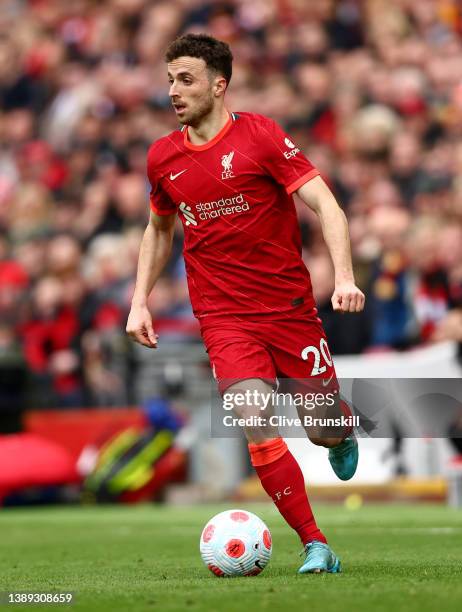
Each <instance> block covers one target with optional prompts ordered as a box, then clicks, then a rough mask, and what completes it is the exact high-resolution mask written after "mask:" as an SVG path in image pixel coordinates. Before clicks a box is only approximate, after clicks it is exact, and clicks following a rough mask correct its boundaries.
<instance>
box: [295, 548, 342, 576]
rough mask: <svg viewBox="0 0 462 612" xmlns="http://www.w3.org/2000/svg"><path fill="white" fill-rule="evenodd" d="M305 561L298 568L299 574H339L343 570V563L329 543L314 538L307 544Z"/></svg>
mask: <svg viewBox="0 0 462 612" xmlns="http://www.w3.org/2000/svg"><path fill="white" fill-rule="evenodd" d="M305 554H306V557H305V563H304V564H303V565H302V567H301V568H300V569H299V570H298V573H299V574H320V573H322V572H327V573H328V574H338V573H339V572H341V571H342V564H341V563H340V559H339V558H338V557H337V555H336V554H335V553H334V552H333V551H332V550H331V549H330V547H329V546H328V545H327V544H324V543H323V542H318V540H313V541H312V542H308V544H307V545H306V546H305Z"/></svg>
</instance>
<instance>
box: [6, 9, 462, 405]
mask: <svg viewBox="0 0 462 612" xmlns="http://www.w3.org/2000/svg"><path fill="white" fill-rule="evenodd" d="M186 31H194V32H203V31H205V32H207V33H210V34H212V35H213V36H216V37H217V38H220V39H224V40H226V41H228V42H229V43H230V44H231V46H232V51H233V54H234V57H235V62H234V74H233V79H232V82H231V87H230V90H229V92H228V93H227V98H228V107H229V108H230V109H231V110H236V111H239V110H245V111H253V112H258V113H262V114H265V115H269V116H271V117H273V118H274V119H276V120H277V121H278V122H279V123H280V124H281V125H282V126H283V127H284V128H285V129H286V130H287V131H288V132H289V134H290V135H291V137H292V138H293V139H294V140H295V141H296V143H297V146H299V147H300V148H302V149H303V150H304V151H305V152H306V154H307V155H308V157H309V158H310V159H311V160H312V162H313V163H314V164H315V165H316V166H317V167H318V168H319V170H320V172H321V174H322V175H323V177H324V178H325V180H326V181H328V183H329V184H330V186H331V187H332V189H333V190H334V192H335V194H336V195H337V197H338V199H339V201H340V202H341V203H342V205H343V207H344V209H345V211H346V214H347V216H348V219H349V223H350V231H351V241H352V252H353V257H354V263H355V271H356V276H357V281H358V283H359V285H360V286H361V288H362V289H363V290H365V291H366V293H367V308H366V310H365V312H364V313H362V314H361V315H352V316H349V315H346V316H341V315H334V314H333V313H332V312H331V307H330V297H331V294H332V290H333V276H332V270H331V264H330V260H329V257H328V255H327V253H326V249H325V246H324V245H323V241H322V236H321V233H320V229H319V224H318V223H317V220H316V218H315V217H314V215H313V214H312V213H311V211H309V210H308V209H307V208H306V207H302V206H301V205H300V203H297V206H298V208H299V215H300V222H301V228H302V235H303V244H304V257H305V259H306V262H307V265H308V267H309V269H310V271H311V274H312V278H313V284H314V291H315V296H316V298H317V301H318V305H319V310H320V313H321V316H322V318H323V320H324V324H325V327H326V331H327V334H328V337H329V343H330V346H331V350H332V352H333V353H334V354H354V353H360V352H364V351H378V350H391V349H400V350H402V349H408V348H411V347H413V346H416V345H419V344H423V343H431V342H435V341H438V340H444V339H456V340H462V310H461V305H462V69H461V67H462V14H461V9H460V5H459V3H458V2H457V1H456V0H418V1H417V0H415V1H413V0H364V1H363V2H361V1H360V0H339V1H334V0H252V1H247V0H232V1H227V2H221V1H213V0H212V1H209V2H204V1H203V0H168V2H163V1H149V0H67V1H66V2H61V1H60V0H29V1H27V0H3V2H2V8H1V11H0V143H1V146H0V387H1V393H0V403H1V406H0V408H2V409H7V408H11V407H12V405H13V404H17V403H18V402H23V401H25V400H26V401H29V402H30V403H32V404H34V405H37V404H38V403H42V404H43V405H44V406H54V405H55V406H62V407H65V406H79V405H85V404H86V405H101V404H109V405H111V404H118V403H120V402H125V401H129V400H130V389H129V387H130V381H131V380H132V377H131V371H132V366H131V365H130V364H131V363H132V352H133V351H134V350H135V349H134V348H133V346H132V345H131V344H130V342H129V341H128V340H127V338H126V336H125V333H124V328H125V322H126V317H127V313H128V309H129V304H130V299H131V294H132V290H133V284H134V276H135V269H136V261H137V255H138V247H139V243H140V240H141V237H142V233H143V231H144V227H145V225H146V222H147V219H148V193H149V185H148V183H147V180H146V175H145V155H146V151H147V148H148V146H149V145H150V143H151V142H152V141H154V140H155V139H157V138H159V137H161V136H163V135H164V134H166V133H167V132H169V131H171V130H173V129H175V127H176V122H175V115H174V113H173V112H172V110H171V107H170V102H169V98H168V84H167V79H166V67H165V64H164V61H163V52H164V49H165V47H166V45H167V44H168V43H169V42H170V41H171V40H172V39H173V38H174V37H175V36H176V35H178V34H180V33H184V32H186ZM181 234H182V229H181V225H180V223H178V228H177V233H176V236H175V243H174V249H173V256H172V259H171V261H170V263H169V265H168V268H167V270H166V273H165V275H164V276H163V278H162V279H161V281H160V282H159V284H158V286H157V289H156V291H155V292H154V295H153V298H152V300H151V308H152V311H153V315H154V318H155V326H156V329H157V331H158V332H159V333H160V334H161V341H162V342H164V343H167V342H177V341H181V342H199V341H200V339H199V336H198V328H197V325H196V323H195V320H194V318H193V316H192V312H191V309H190V306H189V301H188V294H187V287H186V281H185V275H184V268H183V262H182V258H181V241H182V237H181ZM141 350H143V349H141ZM121 361H122V362H123V363H124V368H122V369H121V368H120V367H118V366H117V364H120V362H121ZM114 364H116V366H114ZM120 372H123V374H120ZM24 393H25V394H26V397H25V396H24Z"/></svg>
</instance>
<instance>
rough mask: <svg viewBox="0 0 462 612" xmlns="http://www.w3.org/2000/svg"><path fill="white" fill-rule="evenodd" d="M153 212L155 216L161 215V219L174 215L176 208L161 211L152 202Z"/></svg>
mask: <svg viewBox="0 0 462 612" xmlns="http://www.w3.org/2000/svg"><path fill="white" fill-rule="evenodd" d="M151 210H152V212H153V213H154V214H156V215H160V216H161V217H166V216H167V215H174V214H175V213H176V208H175V210H161V209H160V208H158V207H157V206H156V205H155V204H154V202H153V201H152V200H151Z"/></svg>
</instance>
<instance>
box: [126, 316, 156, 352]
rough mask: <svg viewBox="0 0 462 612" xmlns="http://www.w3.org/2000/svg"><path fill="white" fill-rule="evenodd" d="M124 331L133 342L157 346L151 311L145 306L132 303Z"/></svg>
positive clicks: (152, 346) (150, 346)
mask: <svg viewBox="0 0 462 612" xmlns="http://www.w3.org/2000/svg"><path fill="white" fill-rule="evenodd" d="M126 332H127V334H128V335H129V336H130V338H131V339H132V340H134V341H135V342H138V343H139V344H142V345H143V346H147V347H148V348H154V349H155V348H157V339H158V337H159V336H158V335H157V334H155V333H154V327H153V325H152V317H151V313H150V312H149V310H148V307H147V306H133V305H132V308H131V310H130V314H129V315H128V321H127V327H126Z"/></svg>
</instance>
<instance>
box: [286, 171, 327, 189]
mask: <svg viewBox="0 0 462 612" xmlns="http://www.w3.org/2000/svg"><path fill="white" fill-rule="evenodd" d="M316 176H319V172H318V170H316V168H313V170H310V171H309V172H307V173H306V174H304V175H303V176H301V177H300V178H298V179H297V180H296V181H294V182H293V183H291V184H290V185H288V186H287V187H286V191H287V193H288V194H289V195H290V194H292V193H293V192H294V191H297V189H298V188H299V187H301V186H302V185H304V184H305V183H308V181H311V179H314V178H315V177H316Z"/></svg>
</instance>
